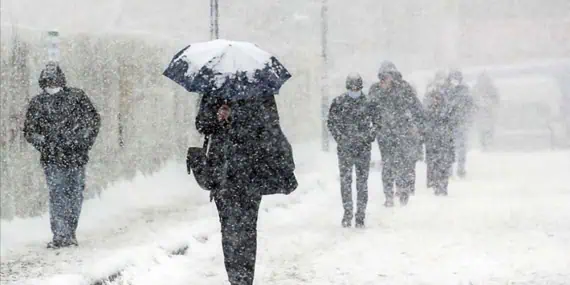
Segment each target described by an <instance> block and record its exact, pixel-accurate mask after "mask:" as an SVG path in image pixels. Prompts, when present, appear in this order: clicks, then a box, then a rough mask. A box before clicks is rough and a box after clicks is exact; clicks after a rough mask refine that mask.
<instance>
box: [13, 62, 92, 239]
mask: <svg viewBox="0 0 570 285" xmlns="http://www.w3.org/2000/svg"><path fill="white" fill-rule="evenodd" d="M39 85H40V88H41V89H42V92H41V93H40V94H39V95H37V96H35V97H34V98H32V100H31V101H30V103H29V106H28V110H27V113H26V120H25V123H24V136H25V138H26V140H27V141H28V142H29V143H30V144H32V145H33V146H34V148H36V149H37V150H38V151H39V152H40V154H41V164H42V167H43V169H44V172H45V175H46V180H47V184H48V188H49V209H50V211H49V212H50V222H51V230H52V232H53V240H52V241H51V242H50V243H48V247H49V248H59V247H66V246H71V245H77V239H76V235H75V232H76V230H77V226H78V221H79V215H80V213H81V207H82V204H83V191H84V189H85V165H86V164H87V162H88V161H89V150H90V149H91V147H92V146H93V144H94V143H95V139H96V138H97V134H98V133H99V127H100V124H101V123H100V116H99V114H98V113H97V110H96V109H95V107H94V106H93V104H92V103H91V100H89V98H88V97H87V95H85V93H84V92H83V90H81V89H77V88H70V87H67V86H66V80H65V75H64V73H63V72H62V70H61V68H60V67H59V65H57V64H56V63H54V62H50V63H48V64H47V65H46V68H45V69H44V70H43V71H42V72H41V74H40V79H39Z"/></svg>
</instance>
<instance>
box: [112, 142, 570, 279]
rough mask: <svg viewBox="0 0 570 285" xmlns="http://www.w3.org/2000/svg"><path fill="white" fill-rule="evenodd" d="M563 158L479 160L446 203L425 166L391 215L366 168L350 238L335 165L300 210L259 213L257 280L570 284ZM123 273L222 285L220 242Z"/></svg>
mask: <svg viewBox="0 0 570 285" xmlns="http://www.w3.org/2000/svg"><path fill="white" fill-rule="evenodd" d="M569 158H570V153H568V152H559V153H542V154H540V153H536V154H520V155H515V154H508V155H505V154H491V155H483V154H478V153H474V154H472V155H471V156H470V159H471V160H470V163H471V164H470V165H471V167H470V174H469V178H468V179H467V180H465V181H457V180H454V181H453V182H452V184H451V189H450V196H449V197H435V196H433V195H432V194H431V193H430V192H429V191H428V190H426V189H425V187H422V185H424V182H425V179H424V177H423V176H424V175H421V174H422V173H425V172H424V170H425V169H424V168H423V164H420V166H419V167H418V168H419V169H418V170H419V172H418V173H420V175H419V179H418V185H419V186H420V187H419V189H418V192H419V193H418V194H417V196H416V197H413V200H411V202H410V204H409V206H408V207H406V208H400V207H395V208H393V209H385V208H383V207H382V202H383V197H382V196H383V195H382V193H381V187H380V185H381V183H380V173H379V172H373V173H372V177H371V178H372V179H371V182H370V185H371V187H370V204H369V214H368V219H367V222H368V228H367V229H363V230H356V229H342V228H341V227H340V218H341V206H340V197H339V196H340V195H339V191H338V185H337V182H336V179H335V178H334V174H335V173H336V171H335V170H334V164H333V162H334V159H332V157H331V159H329V160H326V161H323V169H321V172H320V173H315V176H314V177H313V180H312V181H311V180H308V181H307V180H306V181H303V182H305V183H308V185H307V184H306V185H305V187H311V186H314V188H312V190H311V192H309V193H307V194H306V195H303V196H302V197H300V199H301V200H302V201H301V202H302V203H296V204H291V205H284V206H283V207H281V208H277V209H274V208H273V209H271V208H270V209H269V212H268V213H263V212H262V213H261V215H260V225H259V228H260V234H259V237H260V240H259V246H258V248H259V249H258V253H259V254H258V255H259V259H258V266H257V272H256V284H260V285H266V284H276V285H277V284H279V285H283V284H285V285H286V284H290V285H293V284H315V285H320V284H322V285H328V284H347V285H348V284H351V285H352V284H358V285H360V284H371V285H372V284H375V285H376V284H410V285H412V284H434V285H435V284H437V285H441V284H450V285H451V284H453V285H458V284H466V285H467V284H481V285H493V284H501V285H504V284H529V285H530V284H536V285H543V284H559V285H561V284H569V283H570V258H568V252H570V222H569V221H570V208H569V207H568V205H570V186H569V184H568V183H567V181H568V179H567V177H566V176H567V175H568V173H570V172H569V171H568V170H570V159H569ZM330 174H332V175H330ZM272 198H273V197H272ZM128 276H130V277H125V279H123V281H126V282H128V284H133V285H134V284H136V285H146V284H159V283H161V282H163V281H164V280H168V281H169V282H168V283H169V284H172V285H175V284H216V285H217V284H226V283H224V280H225V272H224V268H223V260H222V255H221V248H220V236H219V234H218V233H216V234H214V235H212V236H209V237H208V238H207V239H205V241H204V243H203V244H201V245H200V246H199V247H191V248H190V251H189V253H188V255H186V256H181V257H174V258H168V259H164V260H162V262H159V263H158V264H153V265H152V266H147V267H145V266H143V267H139V268H133V269H132V270H129V274H128ZM113 284H123V283H120V282H117V283H113Z"/></svg>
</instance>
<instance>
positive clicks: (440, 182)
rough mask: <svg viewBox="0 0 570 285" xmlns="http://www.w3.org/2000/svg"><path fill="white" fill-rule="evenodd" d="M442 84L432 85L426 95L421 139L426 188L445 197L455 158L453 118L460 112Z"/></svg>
mask: <svg viewBox="0 0 570 285" xmlns="http://www.w3.org/2000/svg"><path fill="white" fill-rule="evenodd" d="M448 91H449V89H446V88H445V86H439V88H434V89H433V90H431V92H430V93H428V94H426V96H427V97H426V100H425V101H424V103H425V109H424V110H425V118H426V122H425V142H426V158H427V159H426V163H427V166H428V169H427V171H428V172H427V177H428V188H434V193H435V195H437V196H447V194H448V189H447V188H448V184H449V177H450V175H451V169H452V166H453V161H454V159H455V146H456V144H455V139H457V136H456V129H457V128H458V127H459V122H458V120H457V119H456V118H457V117H458V115H459V113H460V112H461V111H462V110H461V109H460V106H458V105H457V104H455V103H454V102H453V101H452V99H453V98H452V97H450V95H454V94H449V93H448Z"/></svg>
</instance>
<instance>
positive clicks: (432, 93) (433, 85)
mask: <svg viewBox="0 0 570 285" xmlns="http://www.w3.org/2000/svg"><path fill="white" fill-rule="evenodd" d="M446 82H447V76H446V74H445V72H444V71H442V70H440V71H437V72H436V73H435V77H434V79H433V81H432V82H430V84H429V85H428V87H427V89H426V93H425V95H424V98H423V102H422V105H423V107H424V110H425V111H426V112H429V109H428V108H431V107H432V106H433V104H434V101H435V100H439V99H440V97H441V96H443V95H442V94H444V93H445V90H444V87H445V83H446ZM426 120H427V123H426V126H427V127H429V124H430V122H429V113H426ZM424 144H425V148H426V151H425V162H426V174H427V179H426V182H427V187H428V188H432V187H434V186H435V183H434V179H433V177H434V169H435V165H434V161H435V159H434V157H433V154H434V153H433V149H430V145H431V144H430V142H429V141H428V136H427V135H426V136H425V137H424Z"/></svg>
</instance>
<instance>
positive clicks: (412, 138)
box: [369, 78, 424, 160]
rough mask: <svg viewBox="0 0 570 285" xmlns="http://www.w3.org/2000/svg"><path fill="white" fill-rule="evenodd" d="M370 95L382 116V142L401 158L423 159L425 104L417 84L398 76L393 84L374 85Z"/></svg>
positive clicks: (379, 118)
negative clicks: (418, 93)
mask: <svg viewBox="0 0 570 285" xmlns="http://www.w3.org/2000/svg"><path fill="white" fill-rule="evenodd" d="M369 96H370V99H371V101H372V105H373V107H372V108H373V110H374V112H375V113H376V114H377V115H376V116H375V118H377V119H378V120H379V122H378V125H379V129H380V131H379V133H378V142H379V144H380V145H381V147H386V148H387V149H389V151H391V152H396V153H397V157H398V158H399V159H411V160H417V159H419V155H420V153H419V150H420V147H419V146H420V144H421V141H422V133H423V128H424V127H423V120H424V114H423V108H422V105H421V102H420V100H419V99H418V98H417V96H416V94H415V92H414V90H413V88H412V87H411V86H410V84H408V83H407V82H406V81H404V80H403V79H399V78H395V80H394V82H393V86H392V88H390V89H389V90H385V89H384V88H382V87H381V86H380V83H375V84H373V85H372V86H371V87H370V91H369Z"/></svg>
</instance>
